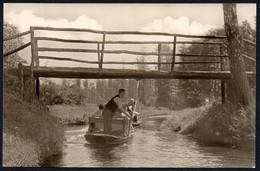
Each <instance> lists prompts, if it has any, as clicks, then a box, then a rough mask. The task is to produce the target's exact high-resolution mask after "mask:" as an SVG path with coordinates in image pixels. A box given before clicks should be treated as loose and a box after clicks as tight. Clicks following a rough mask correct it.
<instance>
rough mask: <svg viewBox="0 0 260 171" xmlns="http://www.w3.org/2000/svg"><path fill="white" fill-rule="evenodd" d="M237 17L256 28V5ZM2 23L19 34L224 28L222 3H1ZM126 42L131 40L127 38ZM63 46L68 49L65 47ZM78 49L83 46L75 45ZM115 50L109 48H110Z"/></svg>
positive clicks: (183, 31)
mask: <svg viewBox="0 0 260 171" xmlns="http://www.w3.org/2000/svg"><path fill="white" fill-rule="evenodd" d="M237 15H238V21H239V24H241V23H242V21H244V20H247V21H248V22H249V23H250V24H251V27H255V21H254V16H256V5H255V4H238V5H237ZM4 21H7V22H9V23H11V24H14V25H16V26H18V27H19V29H20V31H27V30H29V27H30V26H50V27H67V28H89V29H95V30H113V31H117V30H118V31H124V30H125V31H156V32H169V33H179V34H194V35H205V34H206V33H207V32H208V31H209V30H210V29H214V28H220V27H223V23H224V19H223V9H222V5H221V4H57V3H56V4H33V3H17V4H16V3H4ZM38 34H39V35H40V36H43V35H44V36H46V35H47V36H52V37H62V38H64V37H66V38H74V39H76V38H78V39H79V38H80V39H89V40H97V39H100V38H101V37H100V36H99V37H97V36H94V35H86V34H84V35H83V34H75V33H71V34H70V33H66V34H64V33H58V32H55V33H53V32H52V33H50V32H48V33H47V32H45V33H38ZM124 38H125V37H110V40H115V39H116V40H123V39H124ZM150 38H151V37H150ZM108 39H109V38H108ZM126 39H130V37H128V38H126ZM133 39H139V40H143V39H147V40H148V39H149V38H147V37H139V38H137V37H132V39H131V40H133ZM151 39H152V38H151ZM154 39H156V40H159V39H162V38H157V37H156V38H154ZM154 39H153V40H154ZM163 39H165V38H163ZM24 40H25V41H26V40H29V38H28V37H25V39H24ZM169 40H171V39H169ZM41 45H42V46H46V45H50V42H42V44H41ZM51 46H61V44H51ZM64 47H69V46H68V45H64ZM78 47H86V46H85V45H78ZM118 47H119V46H118ZM118 47H110V48H111V49H113V48H118ZM90 48H96V47H90ZM122 48H125V47H122ZM127 48H128V49H131V48H132V47H130V46H127ZM135 48H137V47H135ZM140 48H141V47H138V49H140ZM132 49H134V48H132ZM148 49H154V47H148ZM29 53H30V49H26V50H23V51H21V53H20V54H21V55H22V56H23V57H24V58H25V59H26V60H27V61H28V62H29V60H30V57H29V56H30V55H29ZM67 55H68V54H67ZM69 55H72V54H69ZM73 55H74V54H73ZM78 55H79V56H77V55H75V58H78V59H82V54H81V56H80V54H78ZM107 56H109V55H107ZM88 58H91V57H88ZM92 58H93V59H94V58H96V56H95V57H94V56H92ZM92 58H91V59H92ZM109 58H110V61H111V60H116V59H120V60H124V61H129V60H130V58H129V57H126V58H125V59H123V58H122V56H121V57H109ZM133 59H134V58H131V60H133ZM51 64H53V65H55V66H68V65H70V66H79V64H73V65H72V64H71V63H66V62H61V63H59V64H58V63H55V64H54V63H53V61H50V60H45V61H43V65H48V66H49V65H51Z"/></svg>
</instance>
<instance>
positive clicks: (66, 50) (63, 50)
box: [37, 47, 228, 57]
mask: <svg viewBox="0 0 260 171" xmlns="http://www.w3.org/2000/svg"><path fill="white" fill-rule="evenodd" d="M37 50H38V51H52V52H88V53H98V52H104V53H113V54H122V53H124V54H132V55H159V54H160V55H165V56H171V55H173V53H155V52H137V51H130V50H103V51H102V50H95V49H73V48H48V47H40V48H37ZM175 56H186V57H228V56H227V55H213V54H207V55H193V54H177V53H176V54H175Z"/></svg>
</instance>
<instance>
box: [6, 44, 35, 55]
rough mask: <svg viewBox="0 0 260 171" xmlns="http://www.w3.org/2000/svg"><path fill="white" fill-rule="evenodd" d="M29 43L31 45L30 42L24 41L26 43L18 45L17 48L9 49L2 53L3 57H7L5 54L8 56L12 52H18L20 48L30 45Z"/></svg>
mask: <svg viewBox="0 0 260 171" xmlns="http://www.w3.org/2000/svg"><path fill="white" fill-rule="evenodd" d="M30 45H31V42H28V43H26V44H24V45H21V46H19V47H18V48H16V49H14V50H11V51H9V52H6V53H4V54H3V57H4V58H5V57H7V56H9V55H12V54H14V53H16V52H18V51H20V50H22V49H24V48H26V47H28V46H30Z"/></svg>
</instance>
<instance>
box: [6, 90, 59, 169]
mask: <svg viewBox="0 0 260 171" xmlns="http://www.w3.org/2000/svg"><path fill="white" fill-rule="evenodd" d="M63 135H64V131H63V127H62V126H61V124H60V122H59V120H58V119H57V117H54V116H52V115H50V113H49V111H48V108H47V107H46V106H44V105H42V104H41V103H40V102H39V101H37V100H35V101H34V102H32V103H27V102H25V101H23V100H22V99H21V97H20V95H19V94H18V93H16V92H14V91H11V90H9V89H7V88H4V91H3V166H4V167H34V166H36V167H37V166H40V165H41V164H42V163H44V162H45V161H46V160H48V159H51V157H53V156H54V155H57V154H59V153H61V150H62V146H63V138H64V137H63Z"/></svg>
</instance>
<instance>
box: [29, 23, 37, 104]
mask: <svg viewBox="0 0 260 171" xmlns="http://www.w3.org/2000/svg"><path fill="white" fill-rule="evenodd" d="M30 33H31V74H30V87H29V93H28V94H27V95H28V97H29V98H28V100H29V101H32V99H33V98H34V95H35V93H36V91H35V80H34V67H35V58H36V54H35V41H34V28H33V27H30Z"/></svg>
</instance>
